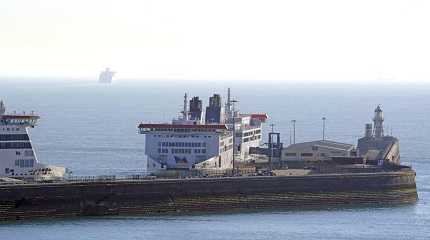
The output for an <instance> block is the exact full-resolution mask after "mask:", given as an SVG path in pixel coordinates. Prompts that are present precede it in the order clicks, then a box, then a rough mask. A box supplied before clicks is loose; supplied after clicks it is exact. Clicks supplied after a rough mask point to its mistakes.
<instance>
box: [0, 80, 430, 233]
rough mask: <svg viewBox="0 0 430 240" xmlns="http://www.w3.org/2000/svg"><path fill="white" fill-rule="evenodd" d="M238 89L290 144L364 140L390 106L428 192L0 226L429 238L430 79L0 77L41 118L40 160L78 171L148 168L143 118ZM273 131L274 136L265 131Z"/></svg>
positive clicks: (16, 102) (1, 88)
mask: <svg viewBox="0 0 430 240" xmlns="http://www.w3.org/2000/svg"><path fill="white" fill-rule="evenodd" d="M228 87H230V88H231V91H232V95H233V97H234V99H235V100H238V103H237V104H236V106H237V107H236V109H238V110H240V111H241V112H265V113H267V114H268V115H269V120H268V122H267V124H266V126H265V133H267V132H268V131H269V129H270V128H271V126H270V124H274V126H273V128H274V131H276V132H280V133H281V137H282V141H283V142H284V145H288V144H290V142H291V141H293V140H292V124H291V123H292V120H296V139H295V140H296V142H302V141H311V140H318V139H321V138H322V125H323V124H322V118H323V117H325V118H326V122H325V125H326V127H325V135H326V138H327V139H329V140H333V141H340V142H345V143H351V144H356V142H357V139H358V138H359V137H361V136H363V134H364V124H365V123H370V122H371V121H372V117H373V113H374V109H375V108H376V106H377V105H378V104H380V105H381V107H382V109H383V111H384V115H385V122H384V124H385V134H390V135H393V136H396V137H398V138H399V139H400V148H401V161H402V162H403V163H404V164H406V165H410V166H412V167H413V168H414V169H415V170H416V172H417V176H416V180H417V187H418V195H419V201H418V202H417V203H416V204H410V205H400V206H388V205H387V206H384V205H379V206H372V207H362V206H347V207H345V206H343V207H331V208H325V207H321V208H316V209H300V208H297V209H294V210H270V211H246V212H219V213H211V214H197V215H196V214H190V215H171V216H170V215H168V216H151V217H145V216H121V217H79V218H65V219H55V220H29V221H18V222H3V223H0V239H2V240H3V239H4V240H9V239H11V240H21V239H23V240H24V239H25V240H28V239H44V240H54V239H55V240H58V239H67V240H77V239H88V240H95V239H103V240H105V239H118V240H120V239H121V240H123V239H145V240H151V239H154V240H163V239H174V240H194V239H195V240H211V239H218V240H224V239H271V240H275V239H283V240H285V239H305V240H306V239H333V240H334V239H366V240H367V239H390V240H391V239H430V157H429V154H430V141H429V140H430V124H429V117H430V85H426V84H415V83H407V82H405V83H402V84H389V83H378V82H374V83H359V82H357V83H349V84H343V83H318V82H315V83H309V82H308V83H300V82H295V83H276V82H268V81H260V82H248V81H232V82H228V81H210V82H208V81H176V82H175V81H148V80H146V81H139V80H136V81H117V82H114V83H113V84H97V83H96V82H95V81H84V80H67V79H49V80H43V79H42V80H41V79H18V80H17V79H6V78H5V79H0V98H1V99H3V100H4V102H5V104H6V107H7V109H8V111H9V112H13V111H16V112H17V113H22V112H24V111H25V112H27V113H29V112H31V111H34V112H36V113H38V114H39V115H40V116H41V119H40V122H39V124H38V126H36V127H35V128H33V129H30V134H31V138H32V142H33V145H34V146H35V148H36V153H37V157H38V159H39V161H41V162H43V163H49V164H53V165H60V166H65V167H67V168H68V169H69V170H70V171H72V174H73V175H75V176H98V175H130V174H144V173H145V171H146V169H145V163H146V158H145V154H144V144H145V137H144V136H143V135H140V134H139V133H138V129H137V126H138V124H139V123H140V122H169V121H171V120H172V119H173V118H175V117H176V116H178V114H179V112H180V111H181V109H182V104H183V96H184V93H185V92H187V93H188V96H200V98H202V99H203V102H204V105H207V103H208V98H209V96H211V95H212V94H213V93H219V94H221V95H222V96H223V97H224V99H225V97H226V94H227V88H228ZM264 140H267V136H265V138H264Z"/></svg>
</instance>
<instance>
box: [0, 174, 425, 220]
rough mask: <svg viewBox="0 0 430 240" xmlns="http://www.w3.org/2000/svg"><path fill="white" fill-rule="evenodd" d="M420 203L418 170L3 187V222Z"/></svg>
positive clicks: (0, 216)
mask: <svg viewBox="0 0 430 240" xmlns="http://www.w3.org/2000/svg"><path fill="white" fill-rule="evenodd" d="M416 201H417V191H416V184H415V172H414V171H413V170H407V171H397V172H380V173H350V174H325V175H308V176H285V177H274V176H267V177H266V176H264V177H263V176H262V177H231V178H199V179H156V180H128V181H120V180H116V181H100V182H78V183H76V182H75V183H71V182H68V183H50V184H47V183H46V184H22V185H8V186H5V185H4V186H0V220H18V219H31V218H46V217H48V218H52V217H71V216H103V215H132V214H139V215H153V214H172V213H187V212H189V213H192V212H213V211H224V210H235V209H239V210H240V209H273V208H285V209H288V208H296V207H307V206H310V207H312V206H333V205H334V206H336V205H345V204H371V205H381V204H382V205H389V204H403V203H414V202H416Z"/></svg>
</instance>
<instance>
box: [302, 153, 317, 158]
mask: <svg viewBox="0 0 430 240" xmlns="http://www.w3.org/2000/svg"><path fill="white" fill-rule="evenodd" d="M313 155H314V154H313V153H302V154H301V156H302V157H312V156H313Z"/></svg>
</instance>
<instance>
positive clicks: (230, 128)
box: [139, 89, 267, 172]
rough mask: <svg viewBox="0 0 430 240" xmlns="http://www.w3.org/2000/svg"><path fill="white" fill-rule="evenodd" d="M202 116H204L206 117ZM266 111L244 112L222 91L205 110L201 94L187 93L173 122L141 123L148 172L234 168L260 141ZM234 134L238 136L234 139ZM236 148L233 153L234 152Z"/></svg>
mask: <svg viewBox="0 0 430 240" xmlns="http://www.w3.org/2000/svg"><path fill="white" fill-rule="evenodd" d="M203 116H205V118H204V119H203ZM266 119H267V115H266V114H241V113H239V111H236V110H235V109H234V102H233V101H232V100H231V99H230V89H229V91H228V100H227V103H226V104H225V106H224V105H223V104H222V99H221V96H220V95H219V94H214V95H213V96H212V97H210V98H209V106H208V107H206V111H205V113H203V104H202V101H201V100H200V98H199V97H193V98H192V99H191V100H190V101H189V107H188V96H187V94H185V96H184V106H183V110H182V112H181V116H180V117H179V118H178V119H174V120H172V122H171V123H155V124H154V123H141V124H140V125H139V132H140V133H141V134H145V136H146V141H145V153H146V155H147V159H148V165H147V169H148V171H149V172H156V171H157V170H178V169H181V170H189V169H193V168H202V169H208V168H211V169H232V168H233V167H234V163H233V159H234V161H235V162H236V161H241V160H244V159H246V157H247V156H248V154H249V147H250V146H259V145H260V144H261V127H262V123H263V122H264V121H265V120H266ZM233 136H236V137H235V138H234V139H233ZM233 152H234V153H233Z"/></svg>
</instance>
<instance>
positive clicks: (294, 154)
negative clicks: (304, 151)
mask: <svg viewBox="0 0 430 240" xmlns="http://www.w3.org/2000/svg"><path fill="white" fill-rule="evenodd" d="M285 156H287V157H295V156H297V153H294V152H287V153H285Z"/></svg>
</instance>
